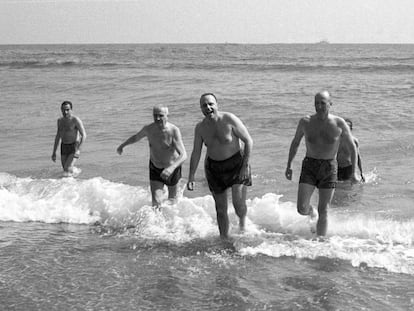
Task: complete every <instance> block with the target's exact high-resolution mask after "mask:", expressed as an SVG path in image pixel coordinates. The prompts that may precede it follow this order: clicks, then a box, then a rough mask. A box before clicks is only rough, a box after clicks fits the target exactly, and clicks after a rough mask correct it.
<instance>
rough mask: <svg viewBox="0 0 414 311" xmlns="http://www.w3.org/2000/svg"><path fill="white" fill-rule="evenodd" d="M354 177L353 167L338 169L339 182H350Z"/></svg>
mask: <svg viewBox="0 0 414 311" xmlns="http://www.w3.org/2000/svg"><path fill="white" fill-rule="evenodd" d="M351 176H352V165H349V166H345V167H338V180H348V179H350V178H351Z"/></svg>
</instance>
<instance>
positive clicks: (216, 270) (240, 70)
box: [0, 44, 414, 310]
mask: <svg viewBox="0 0 414 311" xmlns="http://www.w3.org/2000/svg"><path fill="white" fill-rule="evenodd" d="M413 69H414V45H336V44H329V45H317V44H314V45H312V44H308V45H280V44H274V45H235V44H217V45H203V44H199V45H164V44H156V45H39V46H32V45H31V46H28V45H19V46H0V73H1V74H0V82H1V84H0V85H1V87H0V90H1V97H0V133H1V138H0V150H1V152H0V263H1V265H0V306H1V309H4V310H409V309H412V308H413V307H414V246H413V238H414V209H413V207H414V206H413V205H414V204H413V202H414V186H413V182H414V176H413V175H414V173H413V172H414V157H413V150H414V146H413V142H414V131H413V129H414V125H413V124H414V122H413V112H414V108H413V102H412V98H413V96H414V84H413V79H412V72H413ZM323 89H327V90H329V91H330V92H331V95H332V98H333V106H332V108H331V112H332V113H334V114H337V115H340V116H342V117H344V118H345V117H348V118H351V119H352V121H353V123H354V130H353V133H354V135H355V136H356V137H357V138H358V139H359V142H360V149H361V150H360V151H361V156H362V165H363V170H364V175H365V178H366V181H367V182H366V183H365V184H360V185H350V184H349V183H346V182H345V183H339V184H338V188H337V190H336V192H335V196H334V199H333V202H332V205H331V207H330V209H329V217H328V218H329V224H328V234H327V237H326V238H325V239H315V236H314V235H313V234H312V233H311V230H310V224H309V220H308V219H307V218H306V217H303V216H300V215H299V214H298V213H297V212H296V194H297V183H298V178H299V174H300V166H301V160H302V158H303V157H304V152H305V149H304V146H303V142H302V145H301V147H300V148H299V150H298V153H297V155H296V157H295V160H294V162H293V165H292V169H293V181H288V180H286V179H285V177H284V171H285V168H286V162H287V156H288V150H289V145H290V142H291V139H292V138H293V135H294V133H295V129H296V125H297V123H298V121H299V119H300V118H301V117H303V116H304V115H306V114H312V113H313V112H314V106H313V96H314V94H315V93H316V92H318V91H320V90H323ZM204 92H214V93H215V94H216V96H217V98H218V104H219V109H221V110H223V111H229V112H232V113H234V114H236V115H237V116H239V117H240V119H241V120H242V121H243V122H244V124H245V125H246V126H247V128H248V130H249V132H250V134H251V136H252V138H253V140H254V147H253V152H252V155H251V166H252V174H253V186H252V187H249V190H248V195H247V196H248V200H247V205H248V214H247V218H248V219H247V228H246V232H245V233H244V234H241V233H240V232H239V231H238V225H237V217H236V216H235V213H234V211H233V208H232V205H231V201H230V208H229V214H230V221H231V229H230V235H231V239H230V240H229V241H221V240H220V239H219V238H218V229H217V223H216V216H215V209H214V200H213V198H212V196H211V195H210V192H209V190H208V186H207V184H206V182H205V178H204V172H203V165H202V162H200V165H199V168H198V170H197V173H196V189H195V191H193V192H189V191H187V190H185V182H186V179H187V175H188V170H189V160H187V161H186V162H185V163H184V165H183V179H182V180H181V182H180V195H179V200H178V202H177V203H176V204H172V203H170V202H168V200H165V202H164V204H163V207H162V208H161V210H160V211H157V210H154V209H153V208H152V207H151V206H150V205H151V195H150V192H149V185H148V157H149V151H148V143H147V141H146V140H145V139H144V140H142V141H140V142H138V143H136V144H134V145H130V146H128V147H126V148H125V149H124V153H123V154H122V155H121V156H120V155H118V154H117V153H116V148H117V146H118V145H119V144H120V143H122V142H123V141H124V140H125V139H126V138H128V137H129V136H131V135H133V134H135V133H136V132H137V131H138V130H140V129H141V128H142V127H143V126H144V125H146V124H148V123H150V122H152V107H153V106H154V105H158V104H163V105H167V106H168V107H169V109H170V115H169V121H170V122H172V123H174V124H176V125H177V126H179V127H180V130H181V133H182V136H183V140H184V144H185V147H186V150H187V153H188V154H189V155H190V154H191V150H192V143H193V135H194V126H195V125H196V124H197V122H199V121H200V120H201V119H202V117H203V116H202V113H201V111H200V109H199V104H198V100H199V97H200V95H201V94H202V93H204ZM64 100H70V101H72V102H73V112H74V114H76V115H77V116H79V117H80V118H81V119H82V121H83V123H84V125H85V129H86V131H87V134H88V137H87V140H86V142H85V144H84V145H83V146H82V152H81V156H80V159H79V160H78V162H77V163H76V165H77V166H78V167H79V168H80V169H81V174H80V175H79V176H78V177H77V178H73V177H68V178H61V175H62V172H61V167H60V164H59V161H60V159H59V157H58V160H57V162H56V163H54V162H52V160H51V153H52V148H53V142H54V137H55V134H56V120H57V119H58V118H59V117H60V104H61V102H63V101H64ZM312 201H313V203H314V202H317V194H316V193H315V197H314V198H313V199H312Z"/></svg>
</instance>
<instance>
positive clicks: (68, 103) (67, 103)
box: [60, 100, 73, 109]
mask: <svg viewBox="0 0 414 311" xmlns="http://www.w3.org/2000/svg"><path fill="white" fill-rule="evenodd" d="M65 105H69V106H70V109H72V108H73V107H72V102H70V101H68V100H65V101H64V102H63V103H62V105H60V108H63V106H65Z"/></svg>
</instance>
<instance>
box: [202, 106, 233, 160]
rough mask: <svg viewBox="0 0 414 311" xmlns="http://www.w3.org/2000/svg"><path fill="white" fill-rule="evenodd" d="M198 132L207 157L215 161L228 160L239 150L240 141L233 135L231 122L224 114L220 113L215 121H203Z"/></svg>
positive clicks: (226, 114)
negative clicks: (205, 148)
mask: <svg viewBox="0 0 414 311" xmlns="http://www.w3.org/2000/svg"><path fill="white" fill-rule="evenodd" d="M198 130H199V133H200V135H201V138H202V140H203V142H204V144H205V145H206V147H207V156H208V157H209V158H211V159H213V160H216V161H222V160H225V159H228V158H230V157H231V156H232V155H234V154H235V153H236V152H238V151H239V150H240V140H239V138H238V137H237V136H236V135H235V134H234V131H233V122H232V119H231V117H230V116H229V115H228V113H226V112H221V113H220V114H219V116H218V118H217V120H214V121H213V120H207V119H204V120H203V121H202V122H201V123H199V124H198Z"/></svg>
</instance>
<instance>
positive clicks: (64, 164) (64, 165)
mask: <svg viewBox="0 0 414 311" xmlns="http://www.w3.org/2000/svg"><path fill="white" fill-rule="evenodd" d="M67 159H68V156H67V155H66V154H61V155H60V163H62V168H63V171H64V172H67V170H66V160H67Z"/></svg>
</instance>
